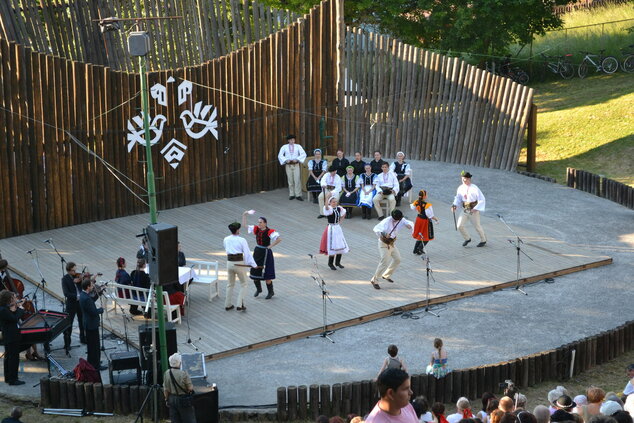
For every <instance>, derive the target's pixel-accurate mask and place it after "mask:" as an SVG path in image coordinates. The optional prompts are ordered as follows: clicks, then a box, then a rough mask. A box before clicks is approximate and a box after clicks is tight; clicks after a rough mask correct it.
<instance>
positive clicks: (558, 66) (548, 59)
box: [540, 53, 575, 79]
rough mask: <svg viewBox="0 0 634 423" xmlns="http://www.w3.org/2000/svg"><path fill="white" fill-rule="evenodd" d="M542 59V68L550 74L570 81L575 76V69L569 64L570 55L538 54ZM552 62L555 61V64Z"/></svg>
mask: <svg viewBox="0 0 634 423" xmlns="http://www.w3.org/2000/svg"><path fill="white" fill-rule="evenodd" d="M540 55H541V56H542V58H543V59H544V66H545V67H546V69H548V70H549V71H550V72H552V73H554V74H557V75H559V76H561V77H562V78H563V79H570V78H572V77H573V76H574V75H575V68H574V67H573V66H572V63H570V58H571V57H572V54H570V53H568V54H564V55H563V56H555V57H553V56H546V55H545V54H544V53H541V54H540ZM553 60H557V61H556V62H555V61H553Z"/></svg>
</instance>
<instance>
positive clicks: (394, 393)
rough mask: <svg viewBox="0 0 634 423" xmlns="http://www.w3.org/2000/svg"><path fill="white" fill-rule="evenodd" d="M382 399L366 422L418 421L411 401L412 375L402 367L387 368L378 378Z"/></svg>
mask: <svg viewBox="0 0 634 423" xmlns="http://www.w3.org/2000/svg"><path fill="white" fill-rule="evenodd" d="M376 384H377V387H378V389H379V395H380V396H381V399H379V402H377V403H376V405H375V406H374V408H373V409H372V411H371V412H370V414H368V417H367V418H366V419H365V421H366V423H418V417H416V411H415V410H414V407H413V406H412V404H410V403H409V400H410V398H411V397H412V393H413V392H412V389H411V382H410V377H409V375H408V374H407V372H406V371H404V370H401V369H386V370H384V371H383V372H381V374H380V375H379V377H378V378H377V380H376Z"/></svg>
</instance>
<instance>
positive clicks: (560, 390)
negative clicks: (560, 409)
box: [548, 386, 568, 414]
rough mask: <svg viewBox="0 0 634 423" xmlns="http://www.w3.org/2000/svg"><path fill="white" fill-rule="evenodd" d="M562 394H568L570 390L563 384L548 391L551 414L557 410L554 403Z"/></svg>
mask: <svg viewBox="0 0 634 423" xmlns="http://www.w3.org/2000/svg"><path fill="white" fill-rule="evenodd" d="M562 395H568V391H567V390H566V388H564V387H563V386H558V387H556V388H555V389H553V390H551V391H550V392H548V409H549V410H550V414H553V413H554V412H555V411H557V409H556V408H555V407H554V406H553V404H554V403H555V401H557V399H558V398H559V397H560V396H562Z"/></svg>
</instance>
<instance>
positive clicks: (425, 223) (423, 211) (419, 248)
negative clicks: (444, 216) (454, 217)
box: [410, 189, 438, 256]
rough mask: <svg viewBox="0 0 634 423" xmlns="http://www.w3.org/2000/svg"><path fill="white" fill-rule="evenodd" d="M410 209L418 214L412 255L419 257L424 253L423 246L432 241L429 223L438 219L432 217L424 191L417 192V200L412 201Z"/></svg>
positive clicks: (432, 230)
mask: <svg viewBox="0 0 634 423" xmlns="http://www.w3.org/2000/svg"><path fill="white" fill-rule="evenodd" d="M410 207H411V209H412V210H415V211H416V213H417V214H418V215H417V216H416V222H415V223H414V232H412V237H413V238H414V239H415V240H416V245H414V254H417V255H419V256H420V255H421V254H423V252H424V248H425V245H427V243H428V242H429V241H430V240H432V239H434V225H433V224H432V223H431V221H432V219H433V220H434V221H435V222H436V223H438V218H437V217H436V216H434V209H432V207H431V203H428V202H427V191H425V190H424V189H421V190H420V191H419V192H418V200H416V201H414V202H413V203H412V204H411V205H410Z"/></svg>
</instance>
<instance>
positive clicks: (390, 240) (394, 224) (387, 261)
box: [370, 209, 414, 289]
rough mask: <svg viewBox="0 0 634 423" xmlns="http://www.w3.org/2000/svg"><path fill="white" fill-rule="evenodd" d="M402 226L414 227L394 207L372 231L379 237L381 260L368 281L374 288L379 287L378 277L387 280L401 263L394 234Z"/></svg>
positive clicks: (390, 278) (390, 279)
mask: <svg viewBox="0 0 634 423" xmlns="http://www.w3.org/2000/svg"><path fill="white" fill-rule="evenodd" d="M403 227H406V228H408V229H409V230H410V231H411V230H413V229H414V224H413V223H412V222H410V221H409V220H407V219H405V218H404V217H403V212H401V211H400V210H398V209H396V210H394V211H393V212H392V215H391V216H390V217H387V218H385V219H383V220H382V221H381V222H379V223H378V224H377V225H376V226H375V227H374V233H375V234H376V235H377V236H378V237H379V254H380V256H381V261H379V265H378V266H377V267H376V271H375V272H374V276H372V279H370V283H371V284H372V286H373V287H374V289H381V287H380V286H379V278H383V279H385V280H386V281H388V282H394V281H393V280H392V274H393V273H394V271H395V270H396V268H397V267H398V265H399V264H400V263H401V253H400V252H399V251H398V248H396V235H397V233H398V231H399V230H401V229H402V228H403Z"/></svg>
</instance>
